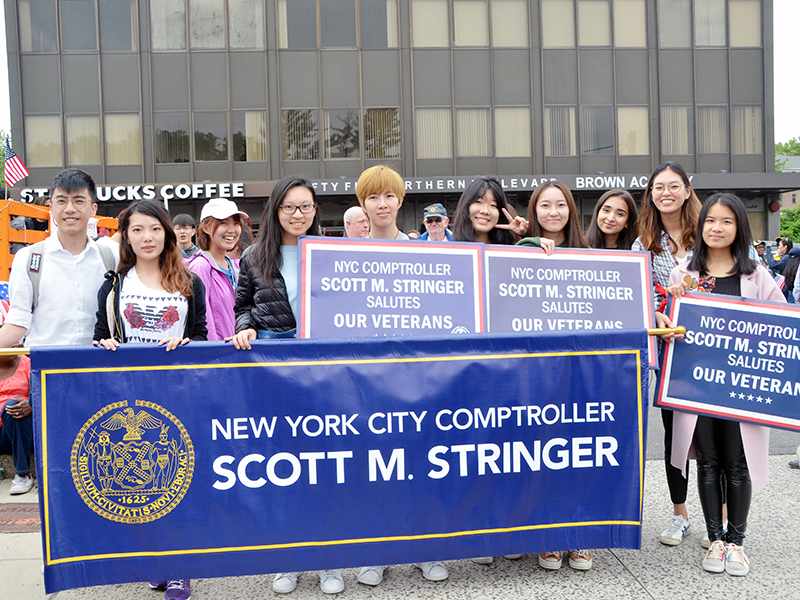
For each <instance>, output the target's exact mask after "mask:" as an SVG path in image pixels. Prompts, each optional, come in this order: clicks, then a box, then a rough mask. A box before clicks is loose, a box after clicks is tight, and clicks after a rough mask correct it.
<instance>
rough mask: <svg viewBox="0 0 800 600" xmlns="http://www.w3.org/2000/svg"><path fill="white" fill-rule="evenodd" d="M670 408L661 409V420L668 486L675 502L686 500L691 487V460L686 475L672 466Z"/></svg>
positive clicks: (670, 495) (671, 497) (687, 463)
mask: <svg viewBox="0 0 800 600" xmlns="http://www.w3.org/2000/svg"><path fill="white" fill-rule="evenodd" d="M674 414H675V413H673V412H672V411H671V410H668V409H663V408H662V409H661V421H662V422H663V423H664V466H665V467H666V469H667V486H668V487H669V497H670V499H671V500H672V503H673V504H684V503H685V502H686V490H687V489H688V488H689V479H688V477H689V461H688V460H687V461H686V477H684V476H683V473H681V470H680V469H678V468H677V467H673V466H672V416H673V415H674Z"/></svg>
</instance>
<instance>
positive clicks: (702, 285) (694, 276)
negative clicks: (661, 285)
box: [667, 192, 785, 576]
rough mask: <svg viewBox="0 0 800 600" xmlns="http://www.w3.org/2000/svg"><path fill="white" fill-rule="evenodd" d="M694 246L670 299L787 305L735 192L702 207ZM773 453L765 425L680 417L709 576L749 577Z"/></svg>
mask: <svg viewBox="0 0 800 600" xmlns="http://www.w3.org/2000/svg"><path fill="white" fill-rule="evenodd" d="M696 244H697V245H696V248H695V252H694V254H693V255H692V259H691V261H689V262H688V263H684V264H681V265H678V266H677V267H675V268H674V269H673V270H672V273H671V274H670V279H669V283H670V286H669V288H668V289H667V292H668V293H670V294H672V295H673V296H675V297H677V298H680V297H681V296H682V295H683V293H684V292H685V291H688V290H700V291H704V292H709V293H712V294H726V295H730V296H741V297H745V298H755V299H758V300H772V301H775V302H784V301H785V299H784V297H783V294H782V293H781V291H780V289H778V286H777V285H776V284H775V281H774V280H773V279H772V277H771V276H770V274H769V272H768V271H767V270H766V269H765V268H764V267H763V266H762V265H761V264H759V263H757V262H756V261H753V260H752V259H751V258H750V255H749V251H750V247H751V246H752V245H753V241H752V237H751V234H750V225H749V223H748V221H747V212H746V210H745V207H744V204H743V203H742V201H741V200H740V199H739V198H737V197H736V196H734V195H733V194H731V193H727V192H726V193H721V194H714V195H713V196H711V197H710V198H709V199H708V200H706V202H705V204H703V208H702V210H701V211H700V217H699V219H698V225H697V242H696ZM667 337H671V336H667ZM676 337H678V338H680V337H681V336H676ZM668 341H669V340H668ZM768 450H769V429H768V428H766V427H760V426H758V425H752V424H749V423H739V422H737V421H729V420H726V419H718V418H715V417H707V416H698V415H692V414H688V413H683V412H676V413H675V417H674V426H673V430H672V464H673V466H675V467H676V468H679V469H685V465H686V459H687V458H688V457H690V456H691V455H692V454H694V455H695V456H696V458H697V488H698V494H699V496H700V504H701V505H702V507H703V515H704V516H705V520H706V528H707V529H708V536H709V539H710V540H711V546H710V547H709V549H708V553H707V554H706V557H705V559H704V560H703V568H704V569H705V570H706V571H710V572H712V573H722V572H727V573H729V574H730V575H739V576H742V575H747V573H748V572H749V571H750V566H749V562H748V559H747V556H746V555H745V553H744V549H743V548H742V543H743V541H744V534H745V528H746V527H747V516H748V513H749V511H750V498H751V496H752V492H753V490H754V489H755V490H756V491H758V490H760V489H761V488H762V487H764V485H766V483H767V475H768V470H767V469H768V465H767V453H768ZM722 474H724V475H725V481H726V484H727V501H728V527H727V530H724V529H723V523H722V504H723V486H722V483H721V475H722ZM685 476H686V473H685V471H684V477H685Z"/></svg>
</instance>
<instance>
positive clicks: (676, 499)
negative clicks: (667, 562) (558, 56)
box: [632, 162, 700, 546]
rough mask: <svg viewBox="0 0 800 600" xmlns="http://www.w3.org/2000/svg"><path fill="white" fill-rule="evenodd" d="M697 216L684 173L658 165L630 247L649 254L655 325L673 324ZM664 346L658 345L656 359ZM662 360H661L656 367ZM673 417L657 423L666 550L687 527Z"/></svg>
mask: <svg viewBox="0 0 800 600" xmlns="http://www.w3.org/2000/svg"><path fill="white" fill-rule="evenodd" d="M699 214H700V200H698V198H697V195H696V194H695V193H694V190H693V189H692V184H691V182H690V181H689V176H688V175H687V174H686V171H685V169H684V168H683V167H682V166H681V165H680V164H678V163H676V162H665V163H662V164H660V165H659V166H658V167H656V169H655V171H653V174H652V175H651V176H650V180H649V181H648V182H647V187H646V188H645V192H644V198H643V199H642V213H641V215H640V217H639V237H638V238H636V241H634V243H633V248H632V249H633V250H637V251H649V252H651V253H652V267H653V269H652V271H653V283H654V286H655V290H654V306H655V307H656V314H655V319H656V327H659V328H666V327H669V328H671V327H673V326H674V325H673V323H672V321H671V320H670V319H669V317H667V316H666V315H665V314H664V305H665V304H666V288H667V286H668V285H669V276H670V273H671V272H672V269H674V268H675V267H676V266H678V265H679V264H682V263H685V262H688V261H689V260H691V258H692V252H693V251H694V247H695V239H696V235H697V218H698V215H699ZM662 303H663V304H662ZM662 348H663V346H662V345H661V344H659V355H660V354H661V352H660V351H661V349H662ZM660 358H661V357H660V356H659V364H660V363H661V360H660ZM659 373H660V372H659ZM653 385H656V386H657V385H658V378H657V377H656V378H654V377H651V386H650V387H651V390H654V389H655V388H654V387H653ZM673 416H674V413H673V411H671V410H666V409H662V410H661V420H662V421H663V423H664V464H665V468H666V472H667V485H668V487H669V494H670V498H671V500H672V508H673V511H672V512H673V514H672V519H671V521H670V524H669V526H668V527H667V528H666V529H665V530H664V531H663V532H661V536H660V540H661V543H662V544H666V545H668V546H677V545H678V544H680V543H681V542H683V539H684V537H686V535H687V534H688V533H689V528H690V526H691V523H690V522H689V513H688V511H687V510H686V493H687V489H688V486H687V482H686V477H684V476H683V475H682V474H681V469H678V468H676V467H674V466H672V462H673V461H672V421H673ZM686 469H688V463H687V465H686ZM687 472H688V471H687Z"/></svg>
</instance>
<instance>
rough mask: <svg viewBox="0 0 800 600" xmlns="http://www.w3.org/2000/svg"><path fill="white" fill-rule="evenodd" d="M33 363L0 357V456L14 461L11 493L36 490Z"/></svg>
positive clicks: (26, 358)
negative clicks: (34, 488) (34, 484)
mask: <svg viewBox="0 0 800 600" xmlns="http://www.w3.org/2000/svg"><path fill="white" fill-rule="evenodd" d="M30 380H31V360H30V359H29V358H28V357H27V356H22V355H19V354H17V355H7V356H0V454H11V456H12V457H13V459H14V471H15V473H14V481H12V482H11V489H10V490H9V492H8V493H9V494H11V495H12V496H18V495H20V494H27V493H28V492H30V491H31V489H33V477H31V474H30V473H31V466H30V457H31V454H33V416H32V414H33V411H32V410H31V404H30V393H31V382H30Z"/></svg>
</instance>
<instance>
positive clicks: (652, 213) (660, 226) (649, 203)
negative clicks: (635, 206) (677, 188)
mask: <svg viewBox="0 0 800 600" xmlns="http://www.w3.org/2000/svg"><path fill="white" fill-rule="evenodd" d="M667 169H669V170H671V171H675V173H677V174H678V176H679V177H680V178H681V181H682V182H683V185H685V186H686V187H687V188H689V192H690V193H689V197H688V198H687V199H686V200H685V201H684V203H683V206H682V207H681V242H682V243H683V244H685V245H686V249H687V250H694V247H695V243H696V236H695V233H696V231H697V220H698V217H697V215H698V214H699V212H700V199H699V198H698V197H697V194H695V193H694V188H693V187H692V183H691V181H689V175H688V174H687V173H686V169H684V168H683V167H682V166H681V164H680V163H676V162H674V161H668V162H665V163H661V164H660V165H658V166H657V167H656V170H655V171H653V174H652V175H650V180H649V181H648V182H647V187H646V188H645V190H644V196H643V197H642V214H641V215H639V237H640V238H641V239H642V245H643V246H644V249H645V250H649V251H650V252H653V253H654V254H661V253H662V252H663V251H664V248H662V247H661V232H662V231H664V223H663V222H662V221H661V211H659V210H658V209H657V208H656V205H655V204H654V203H653V181H654V180H655V178H656V177H658V176H659V175H660V174H661V173H663V172H664V171H666V170H667ZM671 241H672V243H673V244H675V249H676V250H677V249H678V243H677V241H675V240H671Z"/></svg>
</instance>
